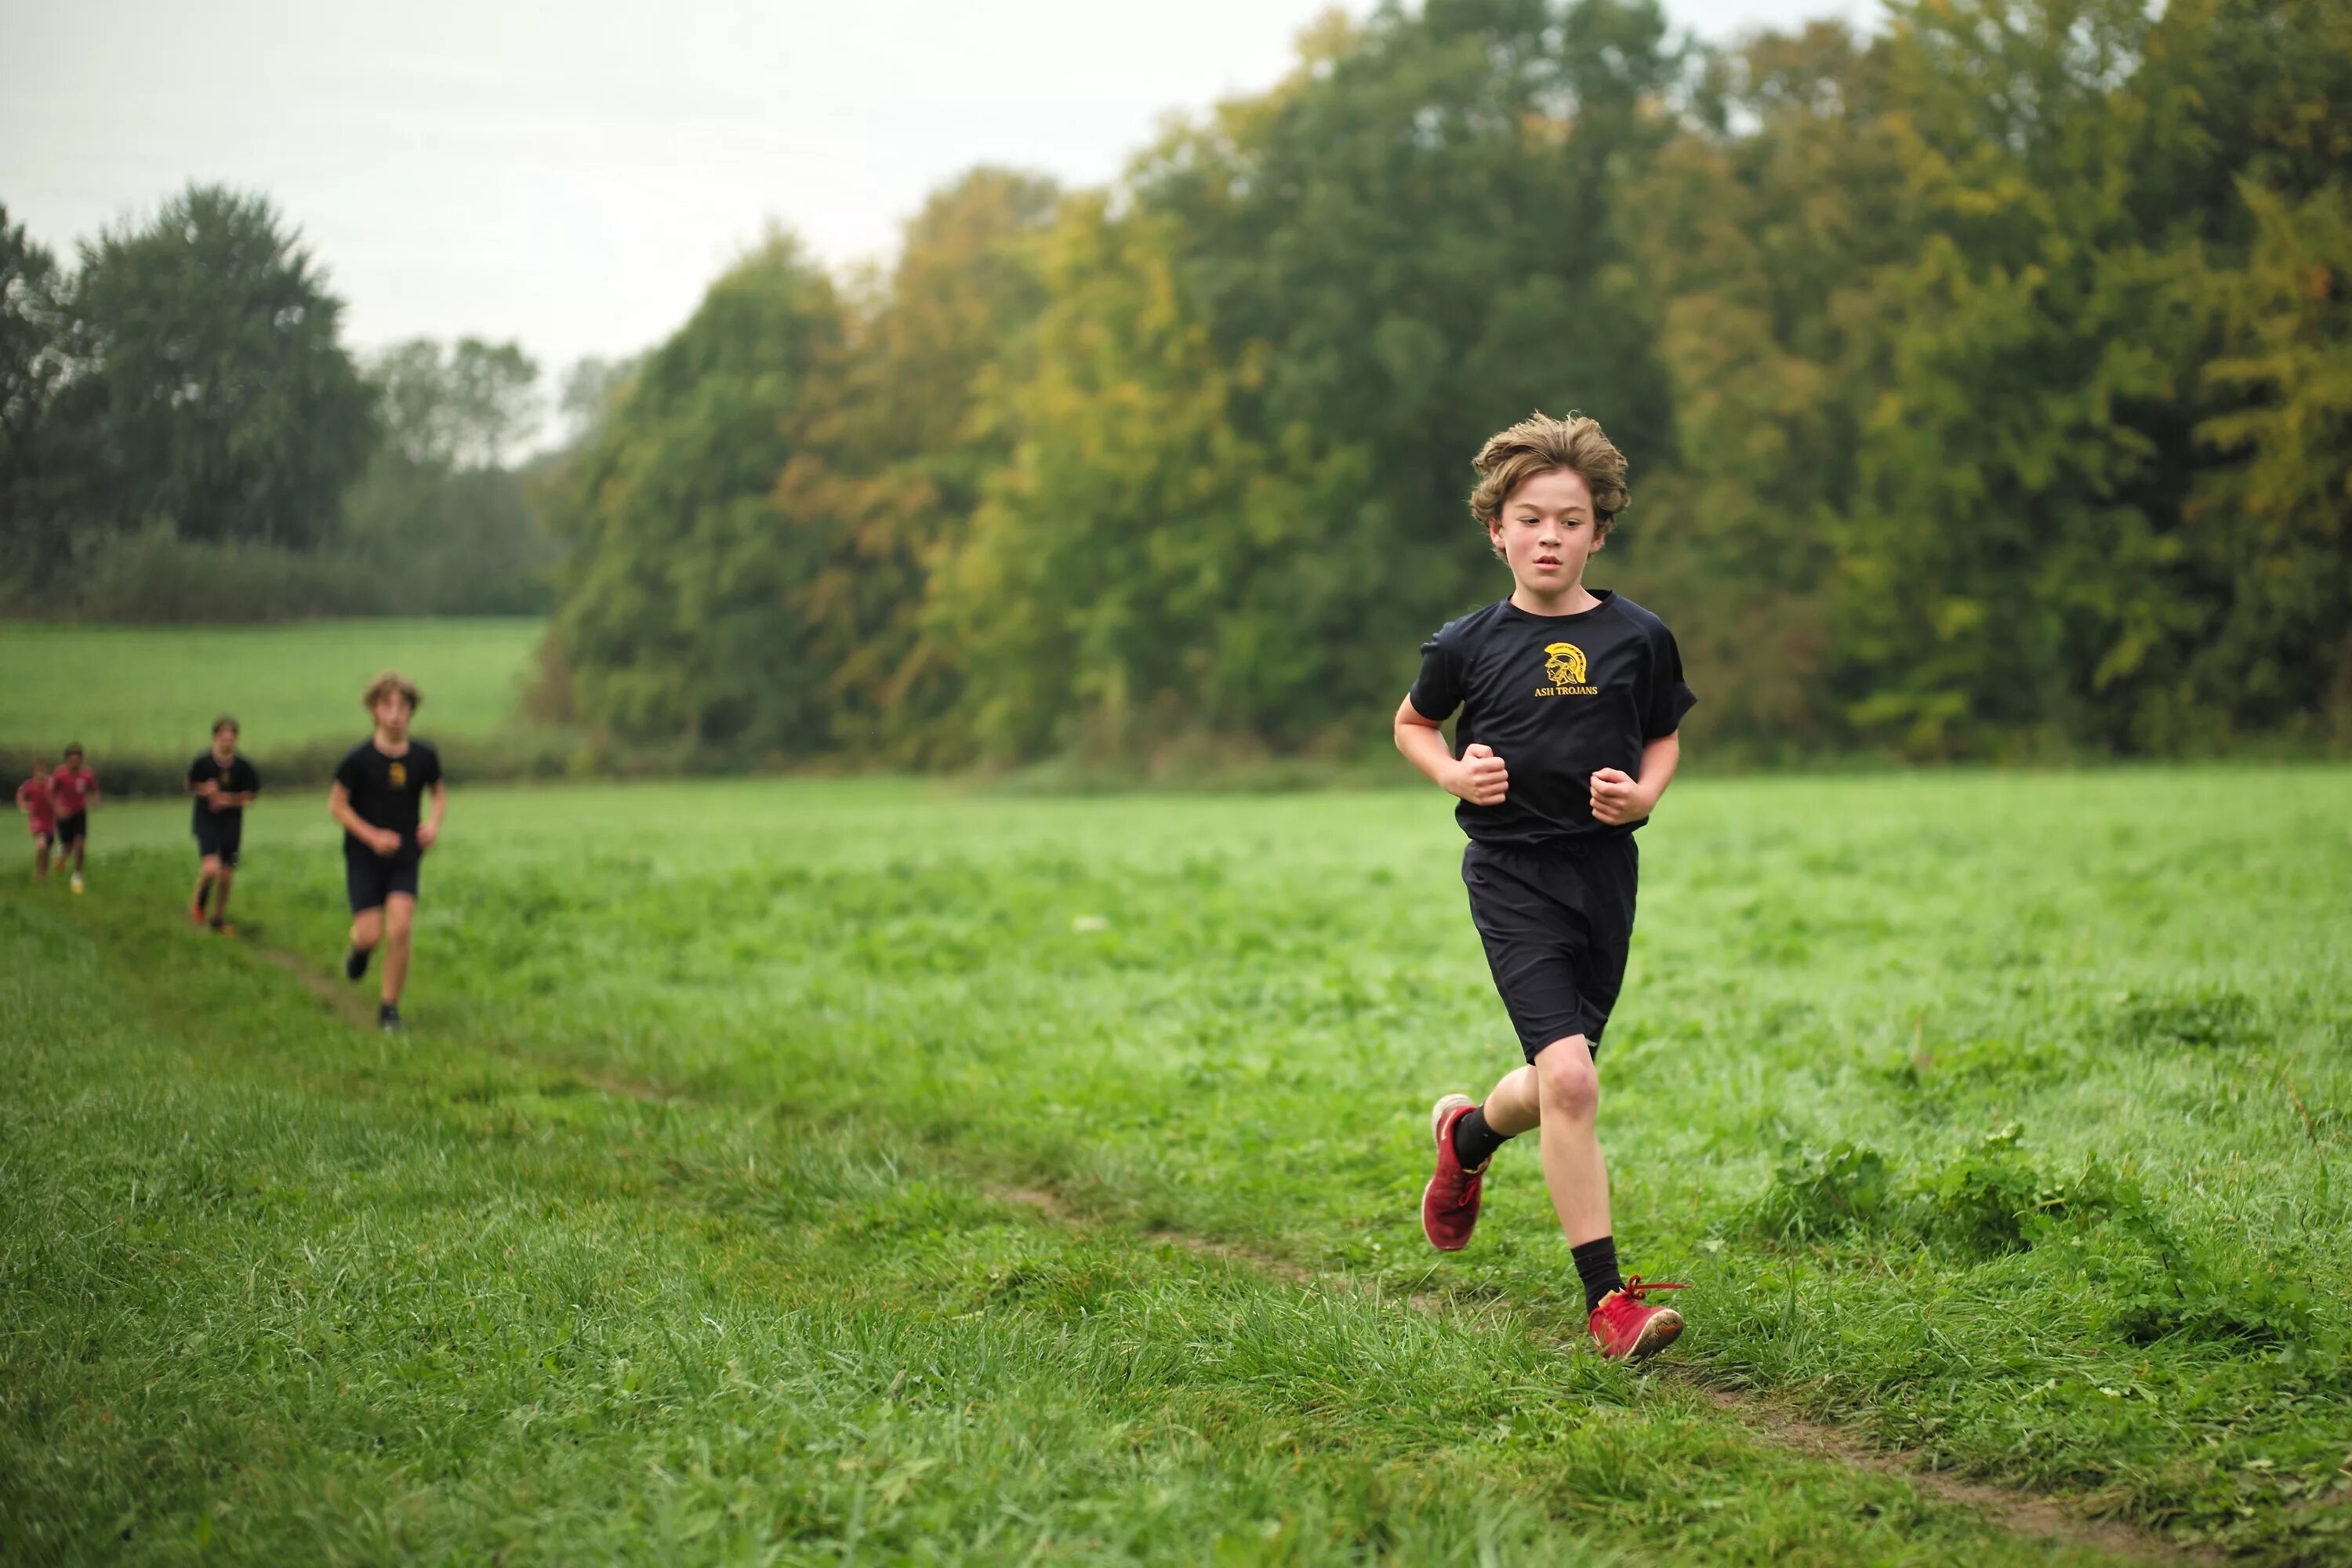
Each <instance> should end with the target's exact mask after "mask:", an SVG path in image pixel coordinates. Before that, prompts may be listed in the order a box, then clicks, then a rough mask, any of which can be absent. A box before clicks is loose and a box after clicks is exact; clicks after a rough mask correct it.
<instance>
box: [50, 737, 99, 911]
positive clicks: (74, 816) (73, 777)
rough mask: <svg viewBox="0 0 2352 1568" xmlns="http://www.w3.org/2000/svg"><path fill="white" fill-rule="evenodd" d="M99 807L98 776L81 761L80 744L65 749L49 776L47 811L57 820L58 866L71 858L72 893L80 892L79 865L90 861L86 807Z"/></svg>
mask: <svg viewBox="0 0 2352 1568" xmlns="http://www.w3.org/2000/svg"><path fill="white" fill-rule="evenodd" d="M97 804H98V775H97V774H96V773H91V772H90V771H89V767H88V766H87V765H86V764H85V763H83V762H82V760H81V743H80V742H75V743H74V744H72V745H70V746H68V747H67V748H66V760H65V761H64V762H62V763H58V769H57V771H56V772H55V773H51V774H50V775H49V809H50V810H51V811H52V812H54V813H55V814H56V816H57V819H58V864H59V865H61V866H62V865H64V864H65V862H66V858H67V857H68V856H71V857H72V858H73V890H74V891H75V892H77V893H79V892H80V891H81V868H82V862H83V861H85V860H87V859H88V858H89V808H90V807H91V806H93V805H97Z"/></svg>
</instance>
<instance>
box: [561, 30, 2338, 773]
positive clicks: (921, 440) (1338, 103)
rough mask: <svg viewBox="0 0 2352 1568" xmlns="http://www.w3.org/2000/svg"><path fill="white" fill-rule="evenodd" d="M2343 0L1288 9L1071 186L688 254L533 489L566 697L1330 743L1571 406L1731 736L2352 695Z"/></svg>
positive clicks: (1005, 184) (1974, 725) (740, 745)
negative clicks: (1268, 86)
mask: <svg viewBox="0 0 2352 1568" xmlns="http://www.w3.org/2000/svg"><path fill="white" fill-rule="evenodd" d="M2347 104H2352V0H2173V3H2172V4H2170V5H2167V6H2165V7H2163V8H2161V10H2160V11H2159V10H2158V8H2153V7H2149V6H2147V5H2144V4H2142V3H2141V0H1897V3H1896V4H1895V5H1892V6H1891V7H1890V9H1889V10H1888V11H1887V12H1886V14H1885V18H1884V25H1883V26H1882V28H1881V29H1880V30H1879V31H1877V32H1876V33H1874V34H1873V35H1871V36H1868V37H1856V36H1854V35H1853V34H1852V33H1850V32H1849V31H1848V30H1847V29H1845V28H1843V27H1842V26H1836V25H1831V24H1822V25H1817V26H1809V27H1806V28H1803V29H1801V30H1800V31H1797V32H1793V33H1779V34H1769V35H1766V36H1763V37H1757V38H1754V39H1752V40H1750V41H1748V42H1746V43H1745V44H1743V45H1741V46H1739V47H1730V48H1720V49H1718V48H1710V47H1702V46H1699V45H1696V44H1694V43H1691V42H1688V41H1685V40H1679V39H1677V38H1675V37H1672V36H1670V34H1669V31H1668V28H1667V26H1666V25H1665V23H1664V18H1663V16H1662V15H1661V14H1660V12H1659V10H1658V8H1657V7H1656V6H1655V5H1653V4H1649V3H1647V0H1569V3H1565V4H1559V3H1553V0H1427V4H1425V5H1421V6H1419V7H1416V8H1408V7H1405V6H1402V5H1386V6H1383V7H1381V9H1379V10H1378V11H1376V12H1375V13H1374V14H1373V15H1372V16H1370V18H1369V19H1368V20H1366V21H1363V22H1361V23H1360V24H1359V23H1352V22H1349V21H1346V20H1344V19H1338V18H1335V19H1332V20H1329V21H1327V22H1326V23H1324V24H1323V25H1321V26H1318V28H1317V29H1315V30H1314V31H1312V32H1311V33H1310V34H1308V35H1307V37H1305V38H1304V39H1303V40H1302V43H1301V47H1300V51H1299V58H1298V61H1297V68H1296V69H1295V70H1294V71H1292V72H1291V74H1290V75H1289V76H1288V78H1287V79H1286V80H1284V81H1283V82H1282V83H1281V84H1280V85H1278V86H1277V87H1276V88H1275V89H1272V90H1270V91H1268V92H1265V93H1264V94H1260V95H1257V96H1255V97H1247V98H1243V99H1238V100H1233V101H1229V102H1225V103H1223V104H1221V105H1219V106H1217V107H1216V109H1215V110H1213V112H1210V113H1207V114H1205V115H1202V116H1201V117H1198V118H1196V119H1194V120H1192V121H1189V122H1186V123H1182V124H1180V125H1178V126H1176V127H1175V128H1173V129H1172V130H1171V131H1170V132H1167V133H1166V134H1165V135H1164V136H1163V137H1162V138H1161V139H1160V141H1158V142H1156V143H1154V144H1153V145H1151V146H1150V147H1149V148H1147V149H1145V150H1144V151H1143V152H1142V153H1140V154H1139V156H1137V157H1136V158H1135V159H1134V161H1133V163H1132V164H1131V166H1130V167H1129V171H1128V173H1127V174H1125V176H1124V177H1123V178H1121V179H1120V180H1119V181H1118V183H1117V184H1115V185H1114V186H1113V187H1112V188H1109V189H1104V190H1079V191H1067V192H1064V191H1056V190H1055V189H1053V188H1052V187H1051V186H1049V185H1047V184H1045V183H1043V182H1041V181H1039V180H1036V179H1034V178H1029V177H1025V176H1023V175H1020V174H1010V173H1005V172H1002V171H996V170H981V171H978V172H975V173H973V174H970V175H968V176H967V177H965V178H964V179H962V180H961V181H959V182H957V183H956V184H952V185H951V186H950V187H949V188H947V189H945V190H943V191H941V192H940V193H939V194H937V195H935V196H934V197H933V198H932V199H931V201H930V202H929V205H928V206H927V207H926V208H925V209H924V210H923V211H922V213H921V214H920V215H919V216H918V217H916V218H915V219H914V220H913V221H912V222H911V224H910V225H909V226H908V228H907V231H906V235H905V243H904V247H903V249H902V251H901V253H900V255H899V256H898V258H897V260H896V262H895V264H894V265H893V266H891V267H890V268H887V270H884V271H880V272H877V273H870V274H861V275H856V276H851V277H847V278H842V277H836V276H833V275H830V274H828V272H827V271H826V270H825V269H824V268H820V267H819V266H817V265H816V264H815V263H814V262H813V261H812V260H811V259H810V258H809V257H808V255H807V254H806V253H805V251H804V250H803V249H802V248H801V247H799V246H798V245H796V244H795V243H794V242H793V240H792V239H791V238H790V237H777V238H775V239H774V240H773V241H772V243H770V244H768V245H767V246H765V247H762V248H761V249H760V250H759V251H758V252H757V253H756V254H753V255H751V256H749V257H747V258H744V259H743V260H742V261H741V262H740V264H739V265H737V266H736V267H734V268H732V269H731V270H730V271H729V272H728V273H727V274H726V275H725V276H724V277H722V278H720V279H719V280H718V281H717V282H716V283H715V284H713V285H712V287H711V289H710V290H709V295H708V297H707V298H706V299H705V300H704V301H703V302H702V305H701V307H700V309H699V310H698V311H697V312H696V313H695V315H694V316H693V318H692V319H691V320H690V321H688V322H687V324H686V325H685V326H684V327H683V328H681V329H680V330H679V331H678V332H677V334H676V335H675V336H674V337H673V338H671V339H670V340H669V341H668V342H666V343H664V344H662V345H661V346H660V347H658V348H657V349H656V350H655V351H653V352H652V353H650V354H648V355H647V356H646V358H645V360H644V361H643V362H642V364H641V365H640V366H639V367H638V368H637V370H636V372H635V375H634V377H633V378H632V379H630V380H628V381H627V382H626V383H625V384H624V385H623V386H622V387H621V388H620V389H619V391H618V392H617V394H616V395H615V396H614V399H613V400H612V402H611V403H610V404H609V405H608V406H607V408H606V411H605V414H604V418H603V419H602V421H601V422H600V423H599V424H598V425H597V426H596V427H595V429H594V430H593V432H592V433H591V434H590V436H589V437H588V438H587V439H586V440H585V441H584V442H583V443H582V444H581V445H580V447H578V448H576V449H575V451H574V452H573V454H572V457H571V458H570V459H569V460H567V461H566V462H565V463H563V464H562V465H561V466H560V468H557V469H556V470H555V471H554V472H552V473H551V475H550V476H549V480H548V484H547V486H546V489H545V491H544V494H543V498H542V504H543V505H544V506H545V509H546V517H547V520H548V521H549V523H550V526H551V529H552V530H553V531H556V532H557V533H558V534H560V535H561V537H562V540H563V541H564V542H565V545H566V547H567V553H566V556H565V559H564V561H563V562H562V564H561V566H560V567H559V569H558V603H557V608H556V612H555V618H554V622H553V631H552V651H553V653H554V655H555V662H556V666H557V668H558V670H559V673H560V675H561V676H562V679H563V680H564V682H565V690H564V693H563V695H564V696H565V697H566V699H567V700H568V701H569V702H570V704H571V706H572V710H573V711H575V712H576V713H577V715H578V716H579V717H580V718H582V719H583V721H587V722H588V723H590V724H591V725H593V726H595V727H598V728H600V729H601V730H603V731H604V732H607V733H610V734H612V735H614V736H615V737H619V738H624V739H635V740H653V739H659V740H662V741H672V740H676V739H678V738H684V739H685V740H687V741H688V742H692V743H695V744H697V745H699V746H700V747H702V748H704V749H706V750H707V751H709V752H715V753H718V754H739V755H746V756H758V757H781V758H805V757H814V756H824V755H835V756H844V757H847V758H850V759H855V760H862V761H870V762H884V763H900V764H961V763H974V762H990V761H998V762H1002V761H1013V760H1019V759H1024V758H1034V757H1038V756H1042V755H1048V754H1060V753H1079V754H1084V755H1088V756H1097V757H1108V758H1113V759H1125V760H1146V761H1148V760H1150V759H1152V758H1155V757H1161V756H1165V755H1169V754H1171V752H1181V751H1182V750H1183V749H1184V748H1186V747H1188V746H1213V747H1219V748H1225V749H1230V748H1233V747H1235V746H1240V747H1244V748H1255V749H1259V750H1263V751H1266V752H1286V753H1298V752H1305V753H1314V752H1342V751H1351V750H1353V749H1355V748H1356V747H1358V746H1360V744H1361V743H1362V741H1363V736H1364V735H1365V733H1366V731H1367V730H1368V729H1370V730H1377V729H1378V728H1379V726H1378V724H1377V723H1376V721H1375V720H1374V719H1373V718H1372V717H1370V716H1373V715H1379V714H1383V713H1385V712H1386V711H1387V710H1388V709H1389V708H1390V707H1391V706H1393V704H1394V702H1395V700H1396V696H1397V693H1398V692H1400V691H1401V690H1402V689H1404V687H1405V685H1406V684H1407V683H1408V682H1409V680H1410V679H1411V677H1412V672H1413V668H1414V665H1415V648H1416V646H1417V645H1418V643H1419V642H1420V641H1421V640H1422V639H1423V637H1426V636H1427V635H1428V634H1429V633H1430V632H1431V631H1432V630H1433V628H1434V627H1435V626H1438V625H1439V624H1440V623H1441V622H1442V621H1444V620H1445V619H1446V618H1448V617H1450V616H1454V615H1457V614H1459V613H1461V612H1463V611H1464V610H1465V609H1467V608H1469V607H1471V606H1473V605H1476V604H1479V603H1481V602H1485V601H1486V600H1489V599H1491V598H1493V597H1496V596H1498V595H1500V594H1501V593H1502V592H1503V591H1504V588H1505V584H1504V582H1503V579H1502V577H1501V575H1500V574H1499V572H1498V570H1497V569H1496V566H1495V565H1494V564H1493V563H1492V562H1491V560H1489V559H1488V557H1487V555H1486V549H1485V545H1484V542H1483V540H1482V539H1481V538H1480V537H1479V535H1478V534H1477V532H1476V531H1475V528H1474V527H1473V525H1472V524H1471V522H1470V521H1469V519H1468V517H1467V515H1466V511H1465V506H1464V495H1465V489H1466V488H1467V477H1468V476H1467V462H1468V458H1469V457H1470V455H1471V454H1472V453H1473V452H1474V451H1475V449H1476V447H1477V446H1478V444H1479V441H1480V439H1481V438H1482V437H1485V436H1486V434H1487V433H1489V432H1490V431H1492V430H1494V429H1496V428H1498V427H1500V426H1503V425H1505V424H1507V423H1508V422H1510V421H1512V420H1514V419H1517V417H1519V416H1523V415H1525V414H1526V413H1527V412H1528V410H1529V409H1530V408H1536V407H1540V408H1544V409H1547V410H1549V411H1551V412H1554V413H1560V412H1565V411H1567V410H1569V409H1571V408H1575V409H1581V410H1583V411H1585V412H1588V413H1591V414H1593V415H1595V416H1599V417H1600V418H1601V420H1602V421H1603V422H1604V424H1605V425H1606V426H1608V428H1609V430H1610V431H1611V433H1612V435H1613V436H1614V437H1616V439H1617V440H1618V442H1619V443H1620V444H1621V445H1622V447H1624V448H1625V449H1626V450H1627V452H1628V453H1629V454H1630V455H1631V456H1632V458H1633V480H1634V483H1633V491H1634V502H1633V507H1632V509H1631V510H1629V511H1628V512H1627V513H1626V515H1625V516H1624V518H1623V519H1622V521H1621V526H1620V531H1619V533H1618V534H1617V536H1616V537H1614V538H1612V541H1611V542H1610V544H1609V547H1608V550H1607V551H1606V552H1605V553H1604V554H1603V555H1602V556H1601V557H1600V558H1599V560H1598V562H1597V563H1596V565H1595V570H1594V572H1593V574H1592V577H1593V580H1594V581H1595V582H1597V583H1602V584H1613V585H1615V586H1618V587H1620V588H1622V589H1623V590H1625V591H1627V592H1629V593H1631V594H1633V595H1634V596H1636V597H1637V598H1640V599H1642V600H1643V602H1645V603H1648V604H1650V605H1652V606H1653V607H1654V608H1655V609H1657V610H1659V611H1660V612H1661V613H1662V614H1664V616H1666V617H1667V618H1668V619H1669V621H1670V622H1671V623H1672V624H1674V625H1675V626H1676V627H1677V628H1678V629H1679V631H1680V634H1681V637H1682V639H1683V643H1684V647H1685V652H1686V657H1687V660H1688V663H1689V666H1690V668H1691V671H1692V679H1693V682H1694V684H1695V685H1696V687H1697V688H1698V689H1699V690H1700V692H1701V693H1702V698H1703V702H1702V707H1701V709H1700V710H1699V711H1698V712H1697V713H1696V715H1695V716H1694V720H1693V723H1694V724H1695V725H1696V726H1698V727H1700V728H1701V729H1703V731H1704V732H1705V736H1706V741H1707V742H1708V743H1709V744H1711V745H1713V746H1715V747H1717V748H1718V750H1726V751H1738V752H1745V753H1747V754H1748V755H1751V756H1754V757H1759V758H1766V759H1769V758H1771V757H1775V756H1780V755H1787V754H1791V753H1800V752H1824V751H1852V750H1876V751H1881V752H1896V753H1900V754H1905V755H1910V756H1916V757H1935V758H1941V757H1966V756H1996V757H2015V756H2021V755H2037V754H2083V753H2085V752H2090V753H2122V754H2132V753H2147V754H2178V753H2182V752H2196V751H2203V750H2209V749H2213V748H2218V747H2223V746H2228V745H2231V744H2235V743H2242V742H2245V741H2247V740H2248V739H2250V738H2253V737H2269V738H2273V740H2275V739H2276V738H2278V737H2284V738H2286V740H2287V741H2288V742H2291V743H2299V744H2305V745H2313V744H2316V745H2322V746H2341V745H2343V744H2344V743H2345V742H2346V741H2347V739H2352V555H2347V510H2352V490H2347V485H2352V305H2347V274H2352V114H2348V113H2347V112H2345V106H2346V105H2347Z"/></svg>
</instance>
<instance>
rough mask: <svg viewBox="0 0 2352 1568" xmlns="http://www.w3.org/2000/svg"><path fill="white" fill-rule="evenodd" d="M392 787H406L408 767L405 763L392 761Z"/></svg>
mask: <svg viewBox="0 0 2352 1568" xmlns="http://www.w3.org/2000/svg"><path fill="white" fill-rule="evenodd" d="M392 787H393V788H394V789H406V788H407V787H408V768H407V766H406V764H404V763H393V764H392Z"/></svg>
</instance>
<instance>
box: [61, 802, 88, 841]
mask: <svg viewBox="0 0 2352 1568" xmlns="http://www.w3.org/2000/svg"><path fill="white" fill-rule="evenodd" d="M87 837H89V812H87V811H77V812H75V813H74V814H73V815H72V816H60V817H58V848H60V849H70V848H72V847H74V846H75V845H77V844H79V843H80V842H81V841H82V840H83V839H85V838H87Z"/></svg>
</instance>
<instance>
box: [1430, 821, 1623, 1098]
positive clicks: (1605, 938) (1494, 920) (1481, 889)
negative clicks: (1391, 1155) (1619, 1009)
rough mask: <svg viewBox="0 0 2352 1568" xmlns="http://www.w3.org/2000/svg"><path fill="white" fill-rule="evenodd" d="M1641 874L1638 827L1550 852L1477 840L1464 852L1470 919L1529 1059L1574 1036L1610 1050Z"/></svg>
mask: <svg viewBox="0 0 2352 1568" xmlns="http://www.w3.org/2000/svg"><path fill="white" fill-rule="evenodd" d="M1640 876H1641V855H1640V852H1639V851H1637V850H1636V849H1635V848H1634V847H1633V836H1632V835H1631V834H1627V835H1625V836H1623V837H1616V838H1592V839H1586V840H1583V841H1581V842H1580V843H1574V844H1566V845H1559V846H1554V847H1545V848H1542V849H1521V848H1515V847H1505V846H1502V845H1494V844H1480V843H1477V842H1475V840H1474V841H1473V842H1472V844H1471V845H1470V847H1469V848H1468V849H1466V850H1465V851H1464V852H1463V855H1462V881H1463V885H1464V886H1465V887H1466V888H1468V889H1470V919H1471V921H1472V922H1473V923H1474V924H1475V925H1476V926H1477V928H1478V940H1479V941H1480V942H1484V943H1485V944H1486V967H1487V969H1488V970H1490V971H1491V972H1492V973H1493V974H1494V976H1495V989H1496V991H1498V992H1500V993H1502V996H1503V1005H1504V1006H1505V1007H1506V1008H1507V1009H1508V1010H1509V1012H1510V1015H1511V1026H1512V1027H1513V1028H1515V1029H1517V1031H1518V1034H1519V1048H1520V1049H1521V1050H1522V1051H1524V1052H1526V1053H1527V1058H1528V1060H1529V1061H1533V1060H1535V1059H1536V1053H1537V1052H1538V1051H1540V1050H1542V1049H1543V1048H1544V1047H1546V1046H1548V1045H1550V1044H1551V1043H1552V1042H1553V1041H1554V1040H1559V1039H1565V1038H1566V1037H1569V1036H1570V1035H1582V1036H1583V1037H1585V1038H1586V1039H1587V1040H1589V1041H1591V1045H1592V1048H1593V1050H1594V1051H1595V1052H1596V1053H1597V1052H1598V1051H1599V1050H1600V1048H1601V1030H1602V1029H1604V1028H1606V1027H1608V1025H1609V1010H1610V1009H1611V1008H1612V1007H1613V1006H1615V1005H1617V992H1618V990H1619V988H1620V987H1622V985H1623V984H1625V953H1626V951H1627V949H1629V948H1630V947H1631V946H1632V945H1633V888H1634V884H1635V883H1636V882H1637V881H1638V880H1639V879H1640Z"/></svg>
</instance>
